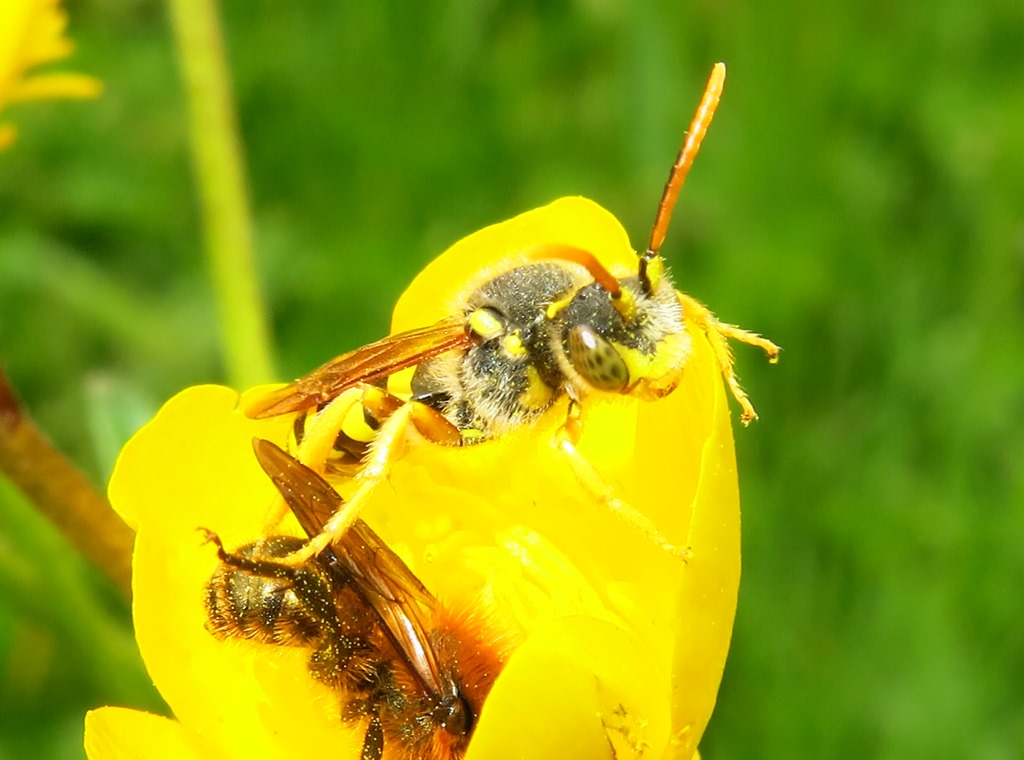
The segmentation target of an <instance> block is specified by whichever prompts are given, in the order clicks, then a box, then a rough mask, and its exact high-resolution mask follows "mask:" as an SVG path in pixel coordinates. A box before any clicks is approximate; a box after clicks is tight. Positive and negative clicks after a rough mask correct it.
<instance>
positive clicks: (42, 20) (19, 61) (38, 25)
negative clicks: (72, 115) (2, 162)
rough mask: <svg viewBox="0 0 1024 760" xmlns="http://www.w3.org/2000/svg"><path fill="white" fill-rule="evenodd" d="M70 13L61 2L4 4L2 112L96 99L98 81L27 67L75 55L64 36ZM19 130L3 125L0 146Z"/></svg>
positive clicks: (0, 15) (13, 0) (8, 0)
mask: <svg viewBox="0 0 1024 760" xmlns="http://www.w3.org/2000/svg"><path fill="white" fill-rule="evenodd" d="M65 26H67V15H66V14H65V13H64V11H62V10H61V8H60V0H4V2H0V111H2V110H3V108H4V106H5V105H7V104H8V103H17V102H19V101H24V100H41V99H45V98H94V97H96V96H97V95H99V93H100V87H101V86H100V83H99V82H98V81H97V80H95V79H93V78H92V77H87V76H83V75H81V74H67V73H49V74H33V75H29V74H28V71H29V69H31V68H33V67H35V66H39V65H41V64H44V63H49V62H50V61H56V60H59V59H61V58H66V57H67V56H69V55H71V51H72V49H73V46H72V44H71V41H70V40H68V39H67V38H66V37H64V36H63V34H64V27H65ZM16 135H17V130H16V129H15V128H14V126H13V125H12V124H5V123H0V150H3V149H4V148H6V147H7V146H8V145H10V144H11V143H12V142H13V141H14V138H15V136H16Z"/></svg>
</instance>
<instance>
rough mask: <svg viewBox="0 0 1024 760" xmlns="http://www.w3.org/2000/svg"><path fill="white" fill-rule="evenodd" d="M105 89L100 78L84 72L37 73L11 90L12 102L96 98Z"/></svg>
mask: <svg viewBox="0 0 1024 760" xmlns="http://www.w3.org/2000/svg"><path fill="white" fill-rule="evenodd" d="M102 91H103V85H102V84H101V83H100V81H99V80H98V79H95V78H93V77H87V76H84V75H82V74H36V75H35V76H31V77H28V78H27V79H23V80H22V81H21V82H20V83H18V85H17V86H15V87H14V88H13V89H12V90H11V94H10V100H11V102H12V103H13V102H18V101H25V100H45V99H47V98H95V97H98V96H99V95H100V93H101V92H102Z"/></svg>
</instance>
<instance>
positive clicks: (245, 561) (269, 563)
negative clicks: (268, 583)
mask: <svg viewBox="0 0 1024 760" xmlns="http://www.w3.org/2000/svg"><path fill="white" fill-rule="evenodd" d="M197 530H198V531H199V532H200V533H203V534H204V535H205V540H204V541H203V543H206V544H213V545H214V546H216V547H217V559H219V560H220V561H221V562H223V563H224V564H225V565H227V566H228V567H233V568H235V569H236V570H242V571H243V572H246V573H251V574H252V575H256V576H258V577H260V578H285V579H288V580H291V579H294V578H295V575H296V569H295V568H294V567H292V566H291V565H288V564H285V563H281V562H276V561H274V560H269V559H253V558H252V557H246V556H244V555H242V554H233V553H232V552H229V551H228V550H227V549H225V548H224V544H223V542H222V541H221V540H220V536H218V535H217V534H216V533H214V532H213V531H212V530H208V529H207V528H197Z"/></svg>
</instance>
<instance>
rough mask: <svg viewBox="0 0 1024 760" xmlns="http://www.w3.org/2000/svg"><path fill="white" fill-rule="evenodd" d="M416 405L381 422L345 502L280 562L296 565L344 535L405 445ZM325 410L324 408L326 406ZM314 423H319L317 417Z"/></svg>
mask: <svg viewBox="0 0 1024 760" xmlns="http://www.w3.org/2000/svg"><path fill="white" fill-rule="evenodd" d="M419 406H422V405H421V404H415V403H409V404H404V405H402V406H401V407H399V408H398V410H397V411H396V412H395V413H394V414H392V415H391V416H390V417H388V418H387V420H385V421H384V424H382V425H381V427H380V430H379V431H378V432H377V435H376V437H375V438H374V439H373V444H372V445H371V447H370V455H369V457H367V459H366V461H365V462H364V463H363V465H362V467H361V468H360V470H359V473H358V474H357V475H356V476H355V478H353V481H354V482H355V483H357V484H358V485H357V486H356V489H355V490H354V491H353V492H352V493H351V495H350V496H349V497H348V500H347V501H346V502H345V505H344V506H343V507H342V508H341V509H339V510H338V511H337V512H335V513H334V514H333V515H332V516H331V519H329V520H328V521H327V522H326V523H325V524H324V527H323V529H322V530H321V531H320V532H319V533H318V534H316V535H315V536H312V537H310V539H309V541H307V542H306V545H305V546H303V547H302V548H301V549H297V550H296V551H294V552H292V553H291V554H289V555H288V556H287V557H285V558H284V559H283V560H282V561H283V562H285V563H287V564H288V565H291V566H292V567H298V566H300V565H302V564H304V563H306V562H307V561H309V559H311V558H312V557H315V556H316V555H318V554H320V552H322V551H323V550H324V549H326V548H327V547H328V546H330V545H331V544H332V543H334V541H336V540H337V539H338V538H340V537H341V536H343V535H345V532H346V531H347V530H348V529H349V528H350V527H352V523H354V522H355V521H356V520H357V519H358V518H359V512H360V511H361V510H362V508H363V504H364V503H365V502H366V500H367V499H368V498H369V496H370V493H371V492H372V491H373V489H374V488H376V487H377V485H378V484H380V483H381V482H383V481H384V480H385V479H386V478H387V476H388V473H390V472H391V468H392V467H393V466H394V463H395V462H396V461H398V459H399V458H400V457H401V455H402V451H403V450H404V448H405V446H404V444H405V441H406V438H407V434H408V430H409V425H410V421H411V418H412V417H413V415H414V413H415V412H416V411H417V409H416V408H417V407H419ZM324 411H327V410H326V409H325V410H324ZM316 424H317V425H319V424H320V420H319V418H318V419H317V423H316ZM301 453H302V452H301V451H300V454H301ZM300 461H301V458H300ZM303 464H305V465H306V466H307V467H311V468H312V469H316V468H317V467H318V466H319V467H321V468H322V467H323V461H317V462H303Z"/></svg>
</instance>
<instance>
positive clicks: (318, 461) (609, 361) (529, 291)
mask: <svg viewBox="0 0 1024 760" xmlns="http://www.w3.org/2000/svg"><path fill="white" fill-rule="evenodd" d="M724 80H725V66H724V64H721V63H719V64H716V65H715V67H714V69H713V71H712V74H711V77H710V79H709V81H708V84H707V86H706V88H705V91H704V95H703V97H702V99H701V101H700V105H699V107H698V109H697V112H696V114H695V116H694V117H693V120H692V122H691V124H690V128H689V130H688V131H687V133H686V137H685V139H684V142H683V146H682V149H681V150H680V152H679V155H678V157H677V159H676V161H675V163H674V164H673V166H672V169H671V171H670V173H669V178H668V181H667V183H666V185H665V189H664V192H663V194H662V197H661V201H660V203H659V205H658V210H657V214H656V216H655V222H654V225H653V227H652V230H651V235H650V240H649V243H648V245H647V248H646V250H645V251H643V252H640V253H638V254H637V257H636V266H635V269H634V270H633V271H631V272H626V273H623V274H622V275H621V276H618V277H617V276H616V275H614V274H612V273H611V272H610V271H609V270H607V269H606V268H605V267H604V266H603V265H602V264H601V262H600V261H598V259H597V257H596V256H595V255H594V254H592V253H591V252H589V251H586V250H582V249H580V248H576V247H573V246H569V245H565V244H561V243H554V242H552V243H541V244H539V245H536V246H534V247H532V248H530V249H528V250H524V251H518V252H514V253H513V254H510V255H509V256H508V257H507V261H505V262H504V263H503V264H500V265H498V266H496V267H494V268H492V269H491V270H489V272H488V273H487V274H486V276H485V277H484V279H483V280H482V281H479V282H476V283H474V284H472V285H471V286H470V287H468V288H467V289H466V291H465V292H464V293H463V295H462V297H461V298H459V299H458V305H457V307H456V308H455V309H454V310H453V313H452V314H451V315H450V316H448V317H446V318H444V319H441V320H440V321H439V322H436V323H435V324H432V325H429V326H427V327H423V328H420V329H415V330H410V331H407V332H402V333H399V334H395V335H392V336H389V337H387V338H384V339H383V340H380V341H377V342H376V343H372V344H370V345H368V346H364V347H362V348H358V349H356V350H354V351H351V352H349V353H347V354H343V355H341V356H339V357H337V358H335V359H332V360H331V361H329V362H327V363H326V364H324V365H323V366H321V367H319V368H318V369H316V370H314V371H313V372H311V373H310V374H308V375H306V376H304V377H302V378H300V379H298V380H296V381H294V382H292V383H290V384H288V385H286V386H284V387H282V388H280V389H278V390H275V391H271V392H269V393H267V394H265V395H264V396H262V397H261V398H258V399H256V400H255V401H254V402H252V403H250V404H249V405H248V406H247V408H246V413H247V414H248V415H249V416H251V417H255V418H265V417H273V416H277V415H283V414H295V413H298V414H300V416H302V419H303V420H305V419H306V416H307V415H308V416H310V417H311V419H313V420H315V421H314V422H312V423H309V422H304V423H303V426H304V427H303V434H304V436H303V438H304V439H303V443H302V444H301V445H300V446H299V447H298V456H299V458H300V459H302V461H304V462H305V463H307V464H309V465H310V466H313V467H314V468H315V469H318V470H323V469H324V467H325V465H326V459H327V458H328V456H330V455H331V451H332V449H333V448H334V447H335V444H336V443H337V442H338V441H340V440H341V439H342V438H344V437H345V436H344V427H345V422H344V421H345V420H346V418H347V417H348V415H349V413H350V412H351V411H352V410H353V409H354V408H356V407H358V406H360V405H361V406H362V409H363V413H364V417H365V419H366V420H367V421H368V422H370V423H371V425H370V427H371V428H372V429H373V432H372V435H371V437H370V440H372V446H369V447H367V446H365V445H363V446H362V447H361V448H360V447H359V446H356V447H355V448H353V447H351V446H350V447H348V449H347V451H348V454H347V455H346V456H348V457H349V460H350V462H349V464H350V465H351V460H352V457H353V456H355V457H356V461H358V457H359V456H360V455H361V454H365V457H363V458H362V462H361V464H359V466H358V467H357V468H356V469H355V473H356V474H355V481H356V483H357V487H356V488H355V490H354V491H353V493H352V494H351V496H350V498H349V500H348V503H347V506H346V508H345V509H344V510H341V511H339V512H338V513H337V514H336V515H335V516H334V517H333V518H332V519H331V520H329V521H328V523H327V524H326V525H325V527H324V531H323V533H322V535H319V536H315V537H313V538H312V540H311V541H310V542H309V543H308V544H306V546H305V547H304V548H303V549H302V550H301V551H299V552H297V553H295V554H294V555H292V556H291V557H290V558H289V560H288V561H290V562H294V563H301V562H303V561H305V560H306V559H308V558H309V557H310V556H312V555H313V554H315V553H317V552H319V551H321V550H322V549H323V548H324V547H326V546H327V545H328V544H329V543H330V542H331V541H332V540H333V538H334V537H336V536H338V535H341V534H342V533H343V532H344V531H345V530H346V529H347V527H348V526H349V525H351V524H352V521H354V520H355V519H356V516H357V515H358V513H359V509H360V508H361V507H362V505H363V504H364V502H365V501H366V499H367V497H368V496H369V493H370V492H371V491H372V489H373V488H374V487H376V486H377V485H378V484H379V483H380V482H381V481H382V480H383V479H384V478H386V477H387V474H388V472H389V471H390V470H391V468H392V466H393V464H394V463H395V461H397V459H398V458H399V455H400V454H399V452H400V449H401V444H402V443H403V442H404V441H405V439H406V437H407V435H408V433H409V431H410V427H414V428H415V429H416V430H417V431H418V432H419V433H420V434H421V435H423V436H424V437H425V438H427V439H428V440H429V441H432V442H434V443H439V444H443V445H452V446H463V445H474V444H482V443H484V442H486V441H490V440H494V439H496V438H499V437H502V436H504V435H506V434H508V433H510V432H512V431H515V430H519V429H522V428H524V427H526V426H530V425H532V424H534V423H535V422H536V421H537V420H538V419H539V418H540V417H541V416H542V415H543V414H544V413H545V412H547V411H548V410H549V409H550V408H551V407H553V406H554V405H556V404H559V403H563V402H564V403H566V415H565V421H564V423H563V424H562V425H561V427H560V428H559V430H558V431H557V433H556V436H557V437H556V440H555V441H554V442H555V444H556V446H557V448H558V449H559V450H560V451H562V452H563V453H564V454H565V455H566V458H567V460H568V462H569V465H570V466H571V467H572V469H573V471H574V472H575V474H576V475H577V477H578V479H579V481H580V482H581V484H582V485H583V486H584V488H585V489H586V490H587V491H588V492H590V493H591V494H592V495H593V496H594V497H595V498H596V499H598V500H599V501H601V502H602V503H604V504H605V505H606V506H608V507H609V508H611V509H612V510H613V511H614V512H615V513H616V514H618V515H619V516H620V517H622V518H623V519H625V520H626V521H627V522H628V523H629V524H630V525H632V526H633V527H634V528H636V529H638V530H640V531H641V532H643V533H644V534H645V535H647V536H649V537H650V538H651V539H652V540H654V541H655V542H657V543H658V544H659V545H660V546H662V547H663V548H665V549H667V550H669V551H672V552H674V553H677V554H680V555H682V556H685V553H686V550H685V549H682V550H680V549H679V547H675V546H673V545H672V544H670V543H668V541H666V540H665V539H664V538H663V537H662V536H661V534H660V532H659V531H658V529H657V527H656V526H654V525H653V524H652V523H651V521H650V520H649V519H648V518H646V517H645V516H644V515H642V514H640V513H639V512H637V511H636V510H634V509H632V508H631V507H629V505H627V504H624V503H622V502H621V501H619V500H618V498H617V497H616V496H615V493H614V492H613V489H612V488H611V487H610V486H609V485H608V483H607V482H606V481H605V479H604V478H603V477H602V476H601V475H600V473H599V472H597V470H596V468H595V467H594V466H593V465H591V464H590V462H589V461H587V459H586V458H585V457H583V456H582V455H581V454H580V453H579V452H578V450H577V447H576V444H577V443H578V441H579V437H580V433H581V425H582V422H581V406H582V405H583V404H586V403H587V399H589V398H592V397H597V396H601V395H605V396H608V395H628V396H632V397H635V398H638V399H641V400H655V399H658V398H661V397H663V396H665V395H667V394H669V393H671V392H672V390H673V389H674V388H675V387H676V385H677V384H678V383H679V381H680V379H681V377H682V374H683V372H684V370H685V368H686V365H687V361H688V358H689V356H690V353H691V344H690V334H689V332H688V331H687V328H686V322H687V321H689V322H690V323H691V324H693V325H695V326H696V327H697V328H699V329H700V330H701V331H703V333H704V334H705V335H706V336H707V339H708V340H709V342H710V344H711V346H712V348H713V349H714V352H715V356H716V359H717V362H718V365H719V368H720V370H721V373H722V376H723V378H724V380H725V382H726V384H727V386H728V387H729V389H730V390H731V392H732V395H733V396H734V397H735V399H736V401H737V402H738V403H739V405H740V408H741V410H742V415H741V419H742V421H743V422H744V424H746V423H749V422H750V421H751V420H753V419H755V418H756V416H757V415H756V413H755V412H754V408H753V406H752V405H751V403H750V401H749V399H748V397H747V395H746V393H744V391H743V390H742V389H741V388H740V386H739V383H738V381H737V379H736V376H735V373H734V372H733V357H732V352H731V350H730V346H729V340H730V339H731V340H737V341H740V342H742V343H747V344H750V345H753V346H757V347H760V348H761V349H763V350H764V351H765V352H766V353H767V355H768V358H769V360H770V361H771V362H772V363H774V362H775V361H777V358H778V354H779V348H778V347H777V346H776V345H775V344H774V343H772V342H771V341H769V340H767V339H765V338H762V337H761V336H759V335H757V334H755V333H752V332H749V331H747V330H743V329H741V328H738V327H735V326H733V325H729V324H726V323H724V322H721V321H719V320H718V319H717V318H716V317H715V316H714V315H713V314H712V313H711V311H710V310H709V309H708V308H707V307H705V306H704V305H702V304H701V303H699V302H698V301H696V300H695V299H693V298H691V297H690V296H688V295H686V294H684V293H681V292H679V291H678V290H676V288H675V286H674V285H673V284H672V281H671V279H670V277H669V275H668V272H667V270H666V268H665V264H664V260H663V259H662V257H661V255H660V250H661V246H662V243H663V242H664V240H665V235H666V233H667V230H668V226H669V221H670V219H671V216H672V211H673V209H674V207H675V203H676V199H677V197H678V195H679V191H680V189H681V188H682V185H683V182H684V180H685V178H686V176H687V174H688V172H689V170H690V167H691V165H692V163H693V160H694V157H695V156H696V155H697V152H698V149H699V147H700V144H701V141H702V140H703V137H704V135H705V133H706V131H707V128H708V126H709V125H710V123H711V120H712V117H713V115H714V112H715V109H716V107H717V105H718V102H719V98H720V96H721V93H722V88H723V85H724ZM410 367H412V368H415V369H414V372H413V376H412V381H411V396H409V397H407V398H406V397H397V396H395V395H392V394H390V393H389V392H388V391H387V390H385V389H384V388H383V387H382V385H383V384H384V383H386V382H387V380H388V378H390V377H392V376H393V375H395V374H396V373H398V372H400V371H402V370H405V369H407V368H410ZM349 471H350V472H351V471H352V470H351V468H350V469H349Z"/></svg>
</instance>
